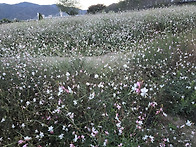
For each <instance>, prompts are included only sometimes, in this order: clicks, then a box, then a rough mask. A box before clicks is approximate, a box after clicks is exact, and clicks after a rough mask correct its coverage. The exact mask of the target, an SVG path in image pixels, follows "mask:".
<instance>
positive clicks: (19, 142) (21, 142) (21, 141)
mask: <svg viewBox="0 0 196 147" xmlns="http://www.w3.org/2000/svg"><path fill="white" fill-rule="evenodd" d="M25 142H26V141H24V140H19V141H18V144H23V143H25Z"/></svg>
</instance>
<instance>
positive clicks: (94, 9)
mask: <svg viewBox="0 0 196 147" xmlns="http://www.w3.org/2000/svg"><path fill="white" fill-rule="evenodd" d="M105 8H106V6H105V5H103V4H97V5H92V6H90V7H89V8H88V10H87V13H91V14H95V13H98V12H101V11H103V10H104V9H105Z"/></svg>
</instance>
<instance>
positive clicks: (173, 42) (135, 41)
mask: <svg viewBox="0 0 196 147" xmlns="http://www.w3.org/2000/svg"><path fill="white" fill-rule="evenodd" d="M0 34H1V36H0V48H1V50H0V59H1V60H0V106H1V107H0V113H1V116H0V128H1V129H0V144H1V146H4V147H7V146H24V147H25V145H26V146H70V147H71V146H72V147H73V146H125V147H126V146H127V147H128V146H195V141H194V140H195V131H196V128H195V123H196V120H195V115H196V114H195V112H196V104H195V100H196V81H195V73H196V66H195V63H196V62H195V61H196V39H195V36H196V9H195V6H178V7H170V8H162V9H151V10H144V11H130V12H123V13H114V14H113V13H111V14H98V15H87V16H78V17H67V18H53V19H45V20H43V21H38V22H36V21H32V22H19V23H13V24H3V25H1V26H0ZM179 120H180V121H179ZM179 122H180V123H179Z"/></svg>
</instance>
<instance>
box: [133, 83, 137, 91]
mask: <svg viewBox="0 0 196 147" xmlns="http://www.w3.org/2000/svg"><path fill="white" fill-rule="evenodd" d="M136 89H137V83H135V84H134V86H133V87H132V90H133V91H136Z"/></svg>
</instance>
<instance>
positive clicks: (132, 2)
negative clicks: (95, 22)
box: [105, 0, 196, 12]
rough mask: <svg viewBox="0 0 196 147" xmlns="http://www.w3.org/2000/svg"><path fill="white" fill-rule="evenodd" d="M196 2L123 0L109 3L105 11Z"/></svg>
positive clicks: (189, 0)
mask: <svg viewBox="0 0 196 147" xmlns="http://www.w3.org/2000/svg"><path fill="white" fill-rule="evenodd" d="M183 4H196V0H123V1H120V2H118V3H113V4H111V5H109V6H108V7H107V8H106V9H105V11H106V12H109V11H114V12H118V11H125V10H139V9H149V8H157V7H166V6H171V5H183Z"/></svg>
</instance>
